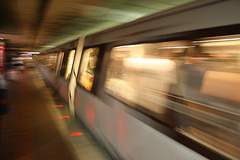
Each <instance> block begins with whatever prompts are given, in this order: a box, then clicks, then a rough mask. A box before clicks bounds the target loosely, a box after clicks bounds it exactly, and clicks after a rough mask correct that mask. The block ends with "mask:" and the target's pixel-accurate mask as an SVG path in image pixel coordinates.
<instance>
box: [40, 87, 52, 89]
mask: <svg viewBox="0 0 240 160" xmlns="http://www.w3.org/2000/svg"><path fill="white" fill-rule="evenodd" d="M42 89H52V88H50V87H46V88H42Z"/></svg>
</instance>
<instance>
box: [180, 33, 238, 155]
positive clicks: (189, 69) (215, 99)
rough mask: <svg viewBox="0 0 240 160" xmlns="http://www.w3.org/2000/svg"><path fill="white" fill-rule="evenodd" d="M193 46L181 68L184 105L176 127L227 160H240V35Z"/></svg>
mask: <svg viewBox="0 0 240 160" xmlns="http://www.w3.org/2000/svg"><path fill="white" fill-rule="evenodd" d="M193 45H194V46H195V47H194V48H191V49H192V54H189V55H191V56H189V57H186V61H185V63H184V67H183V73H184V74H185V81H181V83H182V84H183V86H184V87H182V97H183V98H184V99H185V105H184V106H182V110H179V112H181V113H180V115H179V120H178V123H179V124H178V127H177V128H178V129H179V131H180V132H181V133H183V134H185V135H187V136H188V137H190V138H193V139H194V140H196V141H198V142H200V143H201V144H203V145H206V146H208V147H210V148H211V149H213V150H215V151H217V152H219V153H220V154H223V155H225V156H227V157H228V158H229V159H240V145H239V144H240V138H239V136H240V134H239V133H240V128H239V126H240V35H232V36H221V37H207V38H202V39H198V40H196V41H193ZM189 51H190V50H189ZM183 108H184V109H183Z"/></svg>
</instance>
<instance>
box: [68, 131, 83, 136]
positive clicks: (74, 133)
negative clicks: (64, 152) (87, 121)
mask: <svg viewBox="0 0 240 160" xmlns="http://www.w3.org/2000/svg"><path fill="white" fill-rule="evenodd" d="M69 135H70V136H81V135H83V133H81V132H72V133H69Z"/></svg>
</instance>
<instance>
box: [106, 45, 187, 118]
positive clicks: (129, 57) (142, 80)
mask: <svg viewBox="0 0 240 160" xmlns="http://www.w3.org/2000/svg"><path fill="white" fill-rule="evenodd" d="M190 47H192V46H191V45H190V42H189V41H172V42H162V43H152V44H138V45H128V46H119V47H115V48H113V49H112V51H111V60H110V64H109V66H108V70H107V76H106V82H105V91H106V92H107V93H109V94H111V95H112V96H114V97H116V98H118V99H120V100H122V101H124V102H125V103H127V104H130V105H131V106H134V107H136V106H135V105H137V106H141V107H143V108H144V111H145V110H146V112H147V113H149V111H150V114H152V115H153V116H154V117H156V118H158V119H162V118H161V116H166V117H167V118H169V117H168V116H167V115H168V109H167V108H168V104H169V103H170V101H171V100H170V98H169V93H172V94H178V93H179V92H180V91H179V86H178V85H177V84H178V78H177V77H178V72H177V66H179V65H180V64H181V63H182V61H183V60H182V58H183V57H184V55H185V53H186V50H187V49H188V48H190ZM163 119H164V118H163Z"/></svg>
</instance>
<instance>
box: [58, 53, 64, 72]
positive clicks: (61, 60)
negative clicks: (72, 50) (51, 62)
mask: <svg viewBox="0 0 240 160" xmlns="http://www.w3.org/2000/svg"><path fill="white" fill-rule="evenodd" d="M63 56H64V52H59V53H58V58H57V64H56V73H57V74H59V72H60V71H61V68H62V62H63Z"/></svg>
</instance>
